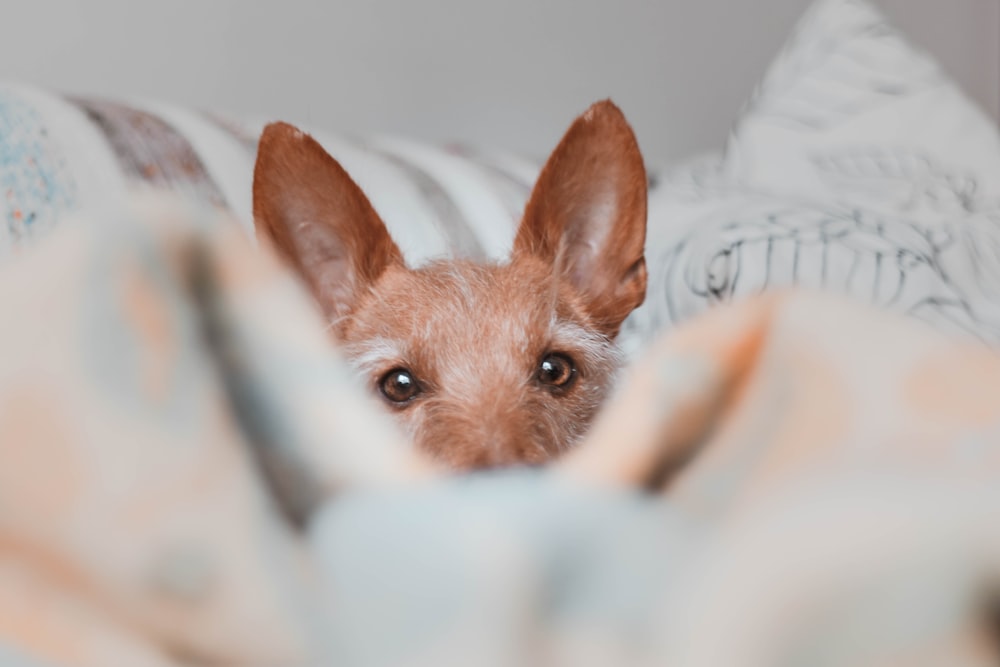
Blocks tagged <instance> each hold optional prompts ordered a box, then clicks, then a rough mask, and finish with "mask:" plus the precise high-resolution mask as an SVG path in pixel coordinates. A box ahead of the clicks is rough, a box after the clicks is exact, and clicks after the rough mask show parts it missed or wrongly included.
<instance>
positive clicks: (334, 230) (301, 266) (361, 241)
mask: <svg viewBox="0 0 1000 667" xmlns="http://www.w3.org/2000/svg"><path fill="white" fill-rule="evenodd" d="M253 215H254V225H255V227H256V230H257V236H258V238H261V239H262V240H266V241H267V242H270V244H271V245H272V246H273V247H274V249H275V250H276V251H277V252H278V254H279V255H281V256H282V257H283V258H284V259H285V260H287V261H288V262H289V263H290V264H291V265H292V266H293V267H294V268H295V269H296V270H297V271H298V273H299V274H300V275H301V277H302V278H303V279H305V281H306V283H307V284H308V285H309V287H310V289H311V290H312V293H313V296H314V297H315V298H316V300H317V301H318V302H319V305H320V307H321V308H322V309H323V311H324V313H325V314H326V316H327V318H329V319H330V320H332V321H336V320H338V319H340V318H342V317H344V316H345V315H347V314H348V313H350V312H351V310H352V309H353V308H354V306H355V304H356V301H357V299H358V298H359V297H360V296H361V295H362V294H363V293H364V291H365V290H366V289H368V288H369V287H370V286H371V285H372V284H373V283H374V282H375V281H376V280H378V278H379V276H381V275H382V273H383V271H385V269H386V268H388V267H389V266H391V265H398V266H403V265H404V263H403V256H402V254H401V253H400V251H399V248H397V247H396V244H395V243H393V241H392V238H391V237H390V236H389V232H388V230H387V229H386V227H385V224H384V223H383V222H382V220H381V218H379V216H378V214H377V213H376V212H375V209H374V208H372V205H371V203H370V202H369V201H368V198H367V197H365V195H364V193H363V192H362V191H361V188H359V187H358V186H357V184H356V183H355V182H354V181H353V180H351V177H350V176H348V174H347V172H346V171H344V169H343V167H341V166H340V164H339V163H338V162H337V161H336V160H334V159H333V158H332V157H330V155H329V154H327V152H326V151H325V150H324V149H323V147H322V146H320V145H319V143H318V142H317V141H316V140H315V139H313V138H312V137H310V136H309V135H308V134H305V133H304V132H302V131H300V130H298V129H296V128H295V127H292V126H291V125H288V124H287V123H272V124H270V125H268V126H267V127H265V128H264V132H263V134H262V135H261V139H260V143H259V145H258V149H257V164H256V166H255V168H254V176H253Z"/></svg>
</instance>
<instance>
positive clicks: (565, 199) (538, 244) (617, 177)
mask: <svg viewBox="0 0 1000 667" xmlns="http://www.w3.org/2000/svg"><path fill="white" fill-rule="evenodd" d="M645 244H646V169H645V167H644V166H643V162H642V154H641V153H640V152H639V146H638V144H637V143H636V139H635V135H634V134H633V133H632V128H631V127H629V124H628V122H627V121H626V120H625V116H624V115H622V112H621V111H620V110H619V109H618V107H616V106H615V105H614V104H613V103H612V102H611V101H610V100H605V101H603V102H598V103H596V104H594V105H593V106H591V107H590V108H589V109H588V110H587V111H586V112H585V113H584V114H583V115H582V116H580V117H579V118H577V119H576V121H575V122H574V123H573V125H572V126H571V127H570V128H569V130H568V131H567V132H566V136H564V137H563V139H562V141H561V142H560V143H559V145H558V146H557V147H556V149H555V151H554V152H553V153H552V156H551V157H550V158H549V160H548V162H547V163H546V164H545V167H544V168H543V169H542V173H541V175H540V176H539V177H538V183H537V184H536V185H535V189H534V191H533V192H532V194H531V198H530V199H529V200H528V206H527V208H526V209H525V213H524V219H523V220H522V221H521V226H520V228H519V229H518V232H517V237H516V238H515V240H514V252H513V259H514V261H516V260H517V259H518V258H519V257H524V256H533V257H535V258H538V259H541V260H542V261H544V262H546V263H547V264H550V265H553V266H554V267H555V269H556V270H557V271H558V272H559V275H560V277H561V279H563V280H566V281H568V282H569V283H570V284H572V286H573V287H574V288H576V290H577V291H578V292H579V293H580V294H581V295H582V296H583V299H584V305H585V307H586V308H587V310H588V312H589V314H590V315H591V317H593V319H594V321H595V323H596V324H597V326H598V327H599V328H600V329H601V330H602V331H603V332H604V333H605V334H606V335H608V336H610V337H614V336H616V335H617V334H618V331H619V329H620V327H621V324H622V322H623V321H624V320H625V318H626V317H627V316H628V314H629V313H631V312H632V311H633V310H634V309H635V308H637V307H638V306H639V305H641V304H642V302H643V300H644V299H645V297H646V262H645V258H644V257H643V253H644V248H645Z"/></svg>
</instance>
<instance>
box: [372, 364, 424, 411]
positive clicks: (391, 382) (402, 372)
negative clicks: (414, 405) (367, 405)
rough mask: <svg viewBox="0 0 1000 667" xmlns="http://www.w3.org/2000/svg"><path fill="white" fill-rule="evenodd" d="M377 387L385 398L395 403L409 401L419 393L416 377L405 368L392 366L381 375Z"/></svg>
mask: <svg viewBox="0 0 1000 667" xmlns="http://www.w3.org/2000/svg"><path fill="white" fill-rule="evenodd" d="M378 387H379V390H380V391H381V392H382V395H383V396H385V397H386V399H388V400H389V401H391V402H392V403H397V404H402V403H409V402H410V401H412V400H413V399H414V398H416V397H417V395H418V394H419V393H420V385H419V384H417V380H416V378H414V377H413V373H411V372H410V371H408V370H407V369H405V368H394V369H393V370H391V371H389V372H388V373H386V374H385V375H383V376H382V379H381V380H379V383H378Z"/></svg>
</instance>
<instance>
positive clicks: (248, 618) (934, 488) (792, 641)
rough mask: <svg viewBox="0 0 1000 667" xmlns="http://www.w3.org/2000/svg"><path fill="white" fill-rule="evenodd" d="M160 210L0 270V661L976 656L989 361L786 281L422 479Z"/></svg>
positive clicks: (992, 467) (251, 287)
mask: <svg viewBox="0 0 1000 667" xmlns="http://www.w3.org/2000/svg"><path fill="white" fill-rule="evenodd" d="M206 211H207V209H199V208H196V207H188V206H185V205H183V204H179V203H175V202H173V201H168V200H164V199H156V198H154V199H146V200H143V201H141V202H139V203H138V204H136V205H135V206H133V207H131V208H125V209H115V210H111V211H108V212H106V213H103V214H95V215H92V216H90V217H88V218H82V219H80V220H78V221H76V222H75V223H74V224H68V225H64V226H61V227H60V228H59V229H57V230H54V231H53V233H52V234H51V235H50V236H48V237H47V238H45V239H43V240H42V241H40V242H39V243H38V245H37V246H35V247H34V248H33V249H31V250H30V251H28V252H25V253H22V254H21V255H20V256H19V257H18V258H17V259H16V260H14V261H12V262H11V263H9V264H8V265H7V266H5V267H3V269H2V272H0V313H2V317H3V322H4V324H3V326H2V327H0V344H2V347H3V350H4V354H2V355H0V665H4V666H5V667H6V666H7V665H11V666H17V667H21V666H29V665H30V666H32V667H34V666H36V665H37V666H42V665H48V666H52V667H63V666H70V665H80V666H88V667H89V666H94V667H97V666H100V667H107V666H108V665H129V666H135V667H142V666H145V665H157V666H159V665H164V666H165V665H188V666H194V665H268V666H275V667H277V666H281V667H288V666H292V665H382V666H385V665H407V666H410V665H413V666H416V665H428V666H430V665H436V666H440V665H482V666H487V667H489V666H493V665H497V666H500V665H510V666H513V665H518V666H520V665H566V666H574V667H576V666H589V665H595V666H596V665H615V666H619V665H652V664H670V665H676V666H692V667H694V666H708V665H719V666H732V665H747V666H757V665H760V666H763V665H872V666H874V665H880V666H881V665H989V664H996V659H997V655H998V653H997V647H996V645H995V641H996V633H995V627H994V625H993V621H994V620H995V615H994V614H991V611H995V602H996V598H995V597H994V591H995V585H996V584H997V582H998V579H997V571H996V570H997V566H998V565H1000V536H998V533H997V530H996V526H997V525H1000V524H998V522H1000V485H998V484H997V482H998V481H1000V437H998V436H1000V430H998V427H1000V358H998V357H997V356H996V353H995V352H993V351H991V350H990V349H988V348H986V347H985V346H982V345H980V344H979V343H975V342H969V341H967V340H966V339H958V338H955V339H951V338H947V337H945V336H944V335H942V334H941V333H938V332H935V331H933V330H931V329H930V328H925V325H922V324H920V323H916V322H913V321H909V320H902V319H898V320H897V319H896V317H895V316H889V315H885V314H881V313H875V312H871V311H868V310H866V309H864V307H861V306H858V305H854V304H849V303H847V302H842V301H839V300H836V299H833V298H832V297H829V296H818V295H811V294H804V293H803V294H800V293H795V292H791V293H785V294H772V295H767V296H764V297H759V298H757V299H751V300H749V301H741V302H739V303H736V304H734V305H731V306H720V307H718V308H716V309H713V310H711V311H709V312H708V313H706V314H704V315H702V316H700V317H698V318H695V319H694V320H692V321H691V322H690V323H688V324H687V325H685V326H683V327H681V328H678V329H676V330H674V331H673V332H671V333H669V334H667V335H665V336H664V337H662V338H660V339H659V340H658V341H657V342H656V343H655V344H654V345H652V346H651V347H650V348H649V349H648V350H647V351H646V352H645V353H644V356H643V357H642V358H641V359H639V360H637V361H636V362H635V363H634V364H633V365H632V366H631V368H630V369H629V371H628V373H627V375H626V376H625V378H624V380H623V382H622V384H621V386H620V387H619V390H618V393H617V394H616V396H615V398H614V399H613V400H612V402H611V403H610V405H609V406H608V407H607V409H606V410H605V411H604V412H603V413H602V416H601V417H600V419H599V421H598V422H597V424H596V425H595V427H594V429H593V431H592V433H591V435H590V437H589V438H588V440H587V441H586V442H585V443H584V444H583V445H582V446H581V447H580V448H579V449H577V450H575V451H574V452H572V453H571V454H570V455H569V456H567V457H566V458H564V459H563V460H561V461H559V462H558V463H557V464H556V465H554V466H552V467H549V468H546V469H538V470H511V471H502V472H496V473H491V474H479V475H475V476H469V477H462V478H454V477H449V476H448V475H447V474H445V472H444V471H441V470H438V469H437V467H436V466H435V464H434V463H433V462H432V461H426V460H424V459H423V458H422V457H421V456H420V455H418V454H416V453H415V452H413V451H412V450H411V449H410V448H409V447H408V446H407V444H406V442H405V440H404V439H403V438H402V437H401V436H400V435H399V434H398V433H397V432H396V431H395V430H394V428H393V427H392V425H391V424H389V423H388V422H387V421H386V420H385V419H384V418H383V416H382V414H381V412H380V411H379V408H378V407H377V406H376V405H374V404H373V403H372V402H370V399H369V398H368V397H367V396H366V394H365V392H364V391H362V390H361V389H360V388H359V387H357V386H355V384H354V380H353V378H352V376H351V374H350V373H349V372H348V370H347V369H346V366H345V365H344V364H343V363H342V362H341V360H340V358H339V357H338V355H337V353H336V351H335V350H334V349H332V347H331V344H330V342H329V341H328V340H327V337H326V335H325V333H324V327H323V325H322V322H321V319H320V318H319V317H318V315H317V314H316V313H315V312H314V311H313V309H312V306H311V305H310V303H309V301H308V299H307V298H306V297H305V295H304V292H302V291H301V290H300V288H299V286H298V285H297V284H296V283H295V281H294V280H292V279H291V278H290V276H289V275H287V274H286V273H285V272H284V271H283V270H282V268H281V267H280V266H278V265H277V264H276V263H275V262H274V261H272V260H271V259H270V256H269V255H268V254H267V253H266V252H264V253H262V252H259V251H258V250H257V249H255V248H254V247H252V245H251V244H250V243H249V242H248V241H247V240H246V238H245V234H244V233H243V232H242V231H241V230H240V228H239V225H238V224H237V223H235V222H234V221H232V220H228V219H226V218H220V217H218V215H217V214H215V213H208V212H206Z"/></svg>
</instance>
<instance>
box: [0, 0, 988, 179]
mask: <svg viewBox="0 0 1000 667" xmlns="http://www.w3.org/2000/svg"><path fill="white" fill-rule="evenodd" d="M808 4H809V1H808V0H600V1H595V0H504V1H497V2H483V1H470V0H423V1H422V2H414V1H413V0H332V1H320V0H313V1H310V0H255V1H254V2H252V3H251V2H246V1H245V0H169V1H168V2H149V1H146V0H139V1H136V0H87V1H85V2H82V1H79V0H32V1H31V2H21V3H18V4H17V7H16V8H15V9H13V15H14V17H15V19H14V20H11V19H10V13H9V12H10V11H11V10H10V9H8V19H7V20H6V21H5V27H6V30H4V35H3V39H2V40H0V62H3V63H5V65H6V69H7V72H6V78H8V79H14V80H19V81H24V82H28V83H35V84H42V85H45V86H53V87H56V88H58V89H60V90H64V91H68V92H76V91H80V92H86V93H91V94H108V95H115V96H121V95H126V96H137V97H140V98H141V97H150V98H156V99H162V100H164V101H169V102H176V103H182V104H188V105H194V106H198V107H204V108H208V109H213V110H218V111H226V112H233V113H236V114H243V115H252V116H265V117H268V118H283V119H286V120H290V121H298V122H302V123H307V124H310V125H312V126H317V127H322V128H327V129H330V130H337V131H346V132H358V133H362V132H370V131H376V132H387V133H392V134H401V135H406V136H410V137H414V138H419V139H428V140H445V141H449V140H459V141H468V142H475V143H477V144H483V145H487V146H490V147H499V148H507V149H512V150H518V151H526V152H529V153H531V154H538V155H543V154H545V153H547V152H548V150H549V149H550V148H551V146H552V144H553V143H554V142H555V141H556V140H557V139H558V137H559V136H560V135H561V133H562V131H563V130H564V129H565V127H566V126H567V124H568V123H569V121H570V119H571V118H572V117H573V116H575V115H576V114H577V113H579V112H580V111H582V110H583V109H584V108H585V107H586V106H587V105H588V104H589V103H590V102H592V101H594V100H595V99H598V98H602V97H608V96H610V97H612V98H614V99H615V100H616V101H617V102H618V103H619V104H620V105H621V106H622V107H623V108H624V110H625V112H626V114H627V115H628V116H629V118H630V119H631V121H632V122H633V124H634V126H635V128H636V131H637V133H638V135H639V140H640V143H641V144H642V146H643V148H644V152H645V153H646V154H647V156H649V157H650V158H652V159H658V160H663V159H673V158H680V157H683V156H686V155H689V154H691V153H693V152H697V151H701V150H707V149H714V148H718V147H720V146H721V144H722V141H723V139H724V138H725V136H726V133H727V131H728V128H729V125H730V123H731V122H732V120H733V118H734V116H735V113H736V111H737V110H738V108H739V107H740V105H741V104H742V103H743V101H744V100H745V99H746V98H747V96H748V95H749V94H750V93H751V91H752V88H753V85H754V83H755V82H756V81H757V80H758V78H759V77H760V75H761V74H762V72H763V69H764V68H765V66H766V65H767V63H768V61H769V60H770V59H771V58H772V57H773V56H774V54H775V52H776V51H777V50H778V48H779V47H780V45H781V44H782V42H783V40H784V39H785V38H786V36H787V34H788V31H789V29H790V28H791V26H792V25H793V23H794V22H795V21H796V20H797V19H798V18H799V16H800V15H801V14H802V12H803V11H804V10H805V9H806V7H807V5H808ZM878 4H880V5H881V6H882V8H883V9H884V10H885V11H886V12H887V13H888V14H889V15H890V17H891V18H892V19H893V20H894V21H896V22H897V24H898V25H900V26H901V27H902V28H903V29H904V30H905V31H907V33H908V34H909V35H911V36H912V38H913V40H914V41H915V42H917V43H918V44H920V45H921V46H923V47H925V48H927V49H929V50H930V51H932V52H933V53H934V54H935V55H936V56H937V57H938V59H939V60H940V61H941V62H943V64H944V65H945V67H946V68H947V69H948V71H949V72H950V73H951V74H952V75H953V76H954V77H955V78H957V80H958V81H959V82H960V83H961V84H962V85H963V86H964V87H965V89H966V90H967V91H968V92H969V93H970V94H971V95H972V96H973V97H974V98H975V99H976V100H977V101H978V102H979V103H980V104H981V105H982V106H983V107H985V109H986V110H987V111H988V112H989V113H991V114H993V116H994V117H997V116H998V114H1000V2H998V0H878ZM984 17H986V18H985V20H984ZM41 56H44V57H41Z"/></svg>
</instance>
